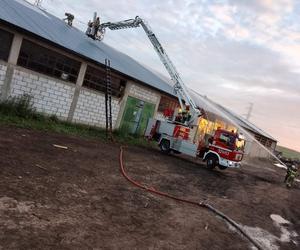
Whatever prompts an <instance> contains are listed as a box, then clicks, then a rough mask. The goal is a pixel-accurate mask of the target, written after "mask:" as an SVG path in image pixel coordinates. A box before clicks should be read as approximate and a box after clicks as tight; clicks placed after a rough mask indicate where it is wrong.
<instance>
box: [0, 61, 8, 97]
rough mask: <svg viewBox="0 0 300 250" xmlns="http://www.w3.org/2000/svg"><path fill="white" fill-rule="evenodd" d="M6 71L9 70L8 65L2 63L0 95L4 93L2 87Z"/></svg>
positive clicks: (0, 66) (0, 67) (0, 68)
mask: <svg viewBox="0 0 300 250" xmlns="http://www.w3.org/2000/svg"><path fill="white" fill-rule="evenodd" d="M6 70H7V67H6V65H4V64H1V63H0V95H1V93H2V86H3V84H4V79H5V75H6Z"/></svg>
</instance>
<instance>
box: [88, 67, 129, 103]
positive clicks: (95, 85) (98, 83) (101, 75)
mask: <svg viewBox="0 0 300 250" xmlns="http://www.w3.org/2000/svg"><path fill="white" fill-rule="evenodd" d="M83 86H84V87H87V88H90V89H94V90H97V91H101V92H104V93H105V92H106V72H105V69H101V68H94V67H91V66H88V67H87V70H86V73H85V77H84V81H83ZM125 86H126V80H124V79H121V78H119V77H117V76H115V75H112V76H111V89H112V95H113V96H116V97H121V96H122V95H123V92H124V89H125Z"/></svg>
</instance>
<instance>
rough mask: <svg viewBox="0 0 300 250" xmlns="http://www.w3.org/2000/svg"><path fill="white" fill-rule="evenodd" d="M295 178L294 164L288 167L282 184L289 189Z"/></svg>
mask: <svg viewBox="0 0 300 250" xmlns="http://www.w3.org/2000/svg"><path fill="white" fill-rule="evenodd" d="M297 176H298V168H297V166H296V165H295V164H294V163H292V164H290V165H288V168H287V171H286V176H285V178H284V183H285V184H286V186H287V187H289V188H290V187H291V186H292V184H293V182H294V180H295V178H296V177H297Z"/></svg>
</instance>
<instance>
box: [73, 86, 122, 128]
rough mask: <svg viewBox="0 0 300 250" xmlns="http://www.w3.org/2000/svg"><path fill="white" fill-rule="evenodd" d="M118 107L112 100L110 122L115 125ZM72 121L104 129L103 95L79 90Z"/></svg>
mask: <svg viewBox="0 0 300 250" xmlns="http://www.w3.org/2000/svg"><path fill="white" fill-rule="evenodd" d="M119 110H120V105H119V102H118V100H116V99H114V98H113V99H112V117H113V119H112V122H113V128H114V127H115V125H116V121H117V117H118V113H119ZM73 121H75V122H79V123H85V124H89V125H93V126H98V127H105V121H106V120H105V96H104V94H101V93H97V92H95V91H92V90H89V89H86V88H82V89H81V90H80V94H79V98H78V102H77V106H76V109H75V113H74V117H73Z"/></svg>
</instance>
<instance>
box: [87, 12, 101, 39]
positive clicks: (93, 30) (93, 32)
mask: <svg viewBox="0 0 300 250" xmlns="http://www.w3.org/2000/svg"><path fill="white" fill-rule="evenodd" d="M99 28H100V17H97V18H96V20H95V22H92V21H89V22H88V29H87V31H86V34H87V35H88V36H89V37H91V38H93V39H94V40H96V38H97V35H98V31H99Z"/></svg>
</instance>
